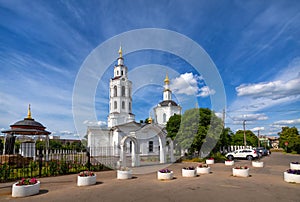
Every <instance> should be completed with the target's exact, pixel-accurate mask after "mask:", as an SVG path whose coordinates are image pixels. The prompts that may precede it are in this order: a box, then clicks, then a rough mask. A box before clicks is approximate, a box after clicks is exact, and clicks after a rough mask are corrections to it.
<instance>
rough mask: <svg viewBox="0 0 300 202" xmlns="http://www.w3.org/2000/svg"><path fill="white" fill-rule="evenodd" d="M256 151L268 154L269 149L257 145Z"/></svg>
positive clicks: (264, 154)
mask: <svg viewBox="0 0 300 202" xmlns="http://www.w3.org/2000/svg"><path fill="white" fill-rule="evenodd" d="M256 151H257V152H259V153H260V154H261V155H262V156H268V155H269V151H268V150H267V149H266V148H264V147H257V148H256Z"/></svg>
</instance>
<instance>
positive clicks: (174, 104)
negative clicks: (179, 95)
mask: <svg viewBox="0 0 300 202" xmlns="http://www.w3.org/2000/svg"><path fill="white" fill-rule="evenodd" d="M169 104H171V106H178V104H177V103H176V102H174V101H173V100H164V101H162V102H160V103H159V105H160V106H162V107H165V106H169Z"/></svg>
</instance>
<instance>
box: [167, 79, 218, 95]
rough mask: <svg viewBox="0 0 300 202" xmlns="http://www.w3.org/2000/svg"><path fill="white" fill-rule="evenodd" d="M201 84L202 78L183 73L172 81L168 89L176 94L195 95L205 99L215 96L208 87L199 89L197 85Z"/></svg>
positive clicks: (212, 90) (213, 91)
mask: <svg viewBox="0 0 300 202" xmlns="http://www.w3.org/2000/svg"><path fill="white" fill-rule="evenodd" d="M202 83H203V78H202V77H201V76H198V75H193V73H184V74H181V75H180V76H179V77H176V78H175V79H173V80H172V82H171V84H170V88H171V89H172V90H173V91H174V92H175V93H177V94H184V95H195V96H200V97H207V96H210V95H213V94H215V93H216V92H215V90H214V89H210V88H209V87H208V86H202V87H201V88H199V84H202Z"/></svg>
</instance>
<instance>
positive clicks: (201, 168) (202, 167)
mask: <svg viewBox="0 0 300 202" xmlns="http://www.w3.org/2000/svg"><path fill="white" fill-rule="evenodd" d="M209 173H210V167H209V166H208V165H207V164H201V163H200V164H198V166H197V174H209Z"/></svg>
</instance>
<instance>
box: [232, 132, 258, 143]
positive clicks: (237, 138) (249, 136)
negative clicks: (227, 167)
mask: <svg viewBox="0 0 300 202" xmlns="http://www.w3.org/2000/svg"><path fill="white" fill-rule="evenodd" d="M245 133H246V142H247V145H248V146H253V147H256V146H257V142H258V138H257V136H256V135H255V134H254V133H253V132H252V131H251V130H246V131H245ZM231 145H244V131H243V130H238V131H236V133H235V134H234V135H232V136H231Z"/></svg>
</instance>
